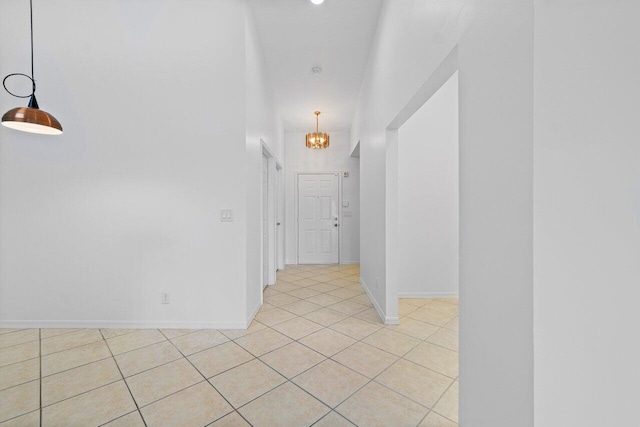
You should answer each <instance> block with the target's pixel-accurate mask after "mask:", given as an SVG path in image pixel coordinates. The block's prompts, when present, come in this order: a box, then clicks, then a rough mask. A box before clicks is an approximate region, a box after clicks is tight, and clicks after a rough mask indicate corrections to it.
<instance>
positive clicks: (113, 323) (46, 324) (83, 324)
mask: <svg viewBox="0 0 640 427" xmlns="http://www.w3.org/2000/svg"><path fill="white" fill-rule="evenodd" d="M0 328H90V329H98V328H104V329H108V328H126V329H247V324H246V323H245V322H190V321H186V322H182V321H176V322H172V321H126V320H124V321H121V320H0Z"/></svg>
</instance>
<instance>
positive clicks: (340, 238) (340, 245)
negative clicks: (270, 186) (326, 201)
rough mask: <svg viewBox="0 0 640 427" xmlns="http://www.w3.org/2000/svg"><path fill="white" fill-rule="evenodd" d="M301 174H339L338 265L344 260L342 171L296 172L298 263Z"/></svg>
mask: <svg viewBox="0 0 640 427" xmlns="http://www.w3.org/2000/svg"><path fill="white" fill-rule="evenodd" d="M301 175H337V176H338V265H340V262H341V260H342V171H320V172H308V171H305V172H296V173H295V187H294V192H293V203H294V206H295V213H296V218H295V220H296V226H295V229H296V232H295V238H296V264H298V265H299V264H300V237H299V235H300V204H299V202H300V201H299V200H298V193H299V192H300V189H299V188H298V187H299V185H300V176H301Z"/></svg>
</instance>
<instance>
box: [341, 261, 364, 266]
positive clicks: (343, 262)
mask: <svg viewBox="0 0 640 427" xmlns="http://www.w3.org/2000/svg"><path fill="white" fill-rule="evenodd" d="M358 264H360V261H342V262H340V265H358Z"/></svg>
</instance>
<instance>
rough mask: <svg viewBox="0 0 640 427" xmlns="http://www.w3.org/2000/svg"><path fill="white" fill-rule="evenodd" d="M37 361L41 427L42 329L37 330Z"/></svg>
mask: <svg viewBox="0 0 640 427" xmlns="http://www.w3.org/2000/svg"><path fill="white" fill-rule="evenodd" d="M38 361H39V365H40V366H39V369H40V378H39V382H40V384H39V385H40V401H39V406H40V408H39V409H40V427H42V329H41V328H38Z"/></svg>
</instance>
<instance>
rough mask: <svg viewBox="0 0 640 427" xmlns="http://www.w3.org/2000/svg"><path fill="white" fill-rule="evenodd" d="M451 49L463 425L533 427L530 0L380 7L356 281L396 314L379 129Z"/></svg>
mask: <svg viewBox="0 0 640 427" xmlns="http://www.w3.org/2000/svg"><path fill="white" fill-rule="evenodd" d="M457 44H458V45H459V51H458V55H459V58H458V63H459V70H460V71H459V79H460V114H461V124H460V126H461V128H460V157H461V159H460V253H461V255H460V297H461V315H460V319H461V329H460V333H461V355H460V372H461V374H460V396H461V402H462V404H461V411H460V424H461V425H469V426H474V427H475V426H514V425H518V426H530V425H532V424H533V349H532V345H533V333H532V329H533V328H532V322H533V320H532V317H533V316H532V297H531V296H532V293H533V289H532V285H533V284H532V282H533V278H532V264H533V257H532V254H533V232H532V211H533V209H532V201H533V196H532V182H533V178H532V163H533V154H532V127H533V124H532V121H533V118H532V114H531V111H532V105H533V96H532V95H533V94H532V92H533V89H532V86H533V65H532V57H533V1H522V2H512V1H507V0H492V1H485V2H482V4H480V5H478V4H477V2H473V1H456V2H414V1H411V0H397V1H387V2H385V4H384V6H383V10H382V12H381V19H380V23H379V27H378V31H377V35H376V41H375V42H374V45H373V47H372V52H371V56H370V61H369V65H368V70H367V73H366V76H365V81H364V84H363V88H362V92H361V95H360V100H359V107H358V110H357V112H356V116H355V117H356V122H355V123H354V127H353V130H352V140H351V141H352V146H353V145H354V144H355V143H356V142H357V141H358V140H359V141H360V161H361V165H360V166H361V172H362V188H361V196H362V199H361V204H362V210H363V212H367V215H363V216H362V226H361V248H362V249H361V278H362V281H363V283H364V284H365V286H366V287H367V289H368V290H369V292H370V294H371V295H372V296H373V298H374V299H375V300H376V303H377V305H378V306H379V307H380V309H381V311H382V315H383V316H384V317H385V319H386V320H388V321H391V320H393V319H394V318H397V315H398V313H397V298H393V297H394V296H396V295H394V294H393V292H395V289H397V285H398V284H397V283H389V282H388V280H389V278H392V277H393V275H392V274H389V273H390V272H388V271H387V259H386V256H385V253H386V251H387V249H393V245H394V242H393V241H387V231H388V230H387V228H388V227H387V218H386V216H387V214H390V212H387V211H386V206H387V204H388V202H390V203H391V204H392V203H393V200H394V198H396V197H397V194H388V193H387V192H386V191H385V189H392V188H393V185H389V186H387V183H388V182H389V183H391V182H392V181H393V177H390V176H387V175H388V173H389V172H390V171H389V170H386V165H387V155H389V164H390V165H392V164H393V154H394V153H393V150H392V149H389V152H387V143H389V144H390V146H393V144H394V132H388V131H387V128H388V127H389V126H390V125H391V124H392V122H393V121H394V119H395V117H396V116H397V115H398V114H399V113H400V112H401V111H402V110H403V109H404V108H405V106H406V105H407V104H408V103H409V102H410V101H411V100H412V97H413V96H414V95H415V94H416V93H417V92H418V91H419V90H420V89H421V87H422V86H423V85H424V84H425V83H426V82H427V81H428V79H429V77H430V76H431V75H432V73H433V72H434V71H435V70H437V68H438V66H439V65H440V63H441V62H442V61H443V60H444V59H445V57H446V56H447V55H448V54H449V53H450V52H451V51H452V49H454V47H455V46H456V45H457ZM391 214H392V213H391ZM389 235H392V233H390V234H389ZM387 245H389V248H387ZM391 261H393V260H391ZM390 266H393V263H391V264H390ZM391 273H393V272H391ZM377 283H380V285H377ZM387 291H389V292H387ZM506 302H508V303H506Z"/></svg>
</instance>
